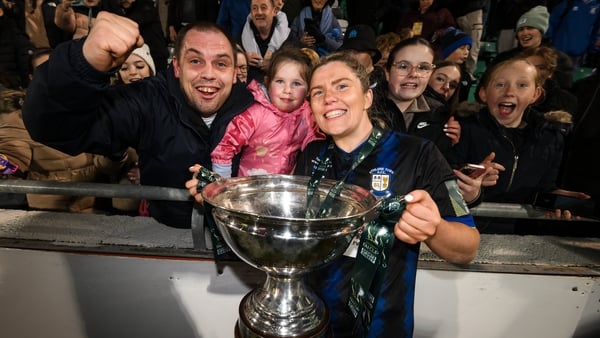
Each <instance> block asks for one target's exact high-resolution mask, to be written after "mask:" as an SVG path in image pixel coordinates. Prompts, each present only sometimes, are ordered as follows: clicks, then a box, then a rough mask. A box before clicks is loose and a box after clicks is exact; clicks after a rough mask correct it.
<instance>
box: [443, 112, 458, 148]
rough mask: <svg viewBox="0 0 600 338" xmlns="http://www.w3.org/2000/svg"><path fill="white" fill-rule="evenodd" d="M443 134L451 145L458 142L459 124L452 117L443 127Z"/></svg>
mask: <svg viewBox="0 0 600 338" xmlns="http://www.w3.org/2000/svg"><path fill="white" fill-rule="evenodd" d="M444 133H446V136H448V138H449V139H450V140H451V141H452V145H455V144H457V143H458V141H460V123H458V121H456V120H455V119H454V116H450V118H449V119H448V122H446V124H445V125H444Z"/></svg>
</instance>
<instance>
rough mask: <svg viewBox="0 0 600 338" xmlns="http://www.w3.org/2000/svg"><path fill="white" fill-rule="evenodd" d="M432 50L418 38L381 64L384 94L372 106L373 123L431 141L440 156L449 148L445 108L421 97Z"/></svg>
mask: <svg viewBox="0 0 600 338" xmlns="http://www.w3.org/2000/svg"><path fill="white" fill-rule="evenodd" d="M434 55H435V53H434V50H433V48H432V47H431V44H430V43H429V42H428V41H427V40H425V39H423V38H420V37H413V38H409V39H406V40H403V41H401V42H400V43H398V44H397V45H396V46H395V47H394V49H392V51H391V52H390V55H389V57H388V61H387V63H386V64H385V71H386V79H387V93H386V97H383V98H380V99H379V101H381V102H377V103H376V109H375V112H374V114H373V119H374V120H375V121H376V122H378V123H379V124H383V126H384V127H387V128H390V129H392V130H399V131H403V132H407V133H409V134H413V135H417V136H421V137H424V138H426V139H429V140H431V141H433V142H434V143H435V144H436V145H437V146H438V148H439V149H440V151H441V152H442V153H443V154H447V152H448V151H449V150H450V148H451V146H452V138H451V137H450V136H449V135H448V134H447V122H448V119H449V118H450V112H449V110H448V107H447V106H446V104H444V103H442V102H440V101H438V100H436V99H433V98H431V97H428V96H425V95H423V93H424V92H425V89H426V88H427V85H428V83H429V79H430V77H431V73H432V72H433V70H434V69H435V65H434V64H433V60H434Z"/></svg>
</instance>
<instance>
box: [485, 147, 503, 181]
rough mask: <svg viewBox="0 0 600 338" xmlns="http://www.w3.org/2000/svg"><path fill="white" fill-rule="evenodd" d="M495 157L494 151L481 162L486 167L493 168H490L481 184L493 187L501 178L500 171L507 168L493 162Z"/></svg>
mask: <svg viewBox="0 0 600 338" xmlns="http://www.w3.org/2000/svg"><path fill="white" fill-rule="evenodd" d="M495 157H496V153H495V152H493V151H492V152H491V153H490V154H489V155H488V156H486V157H485V158H484V159H483V161H481V163H480V164H482V165H484V166H485V167H486V168H492V170H488V171H487V172H486V174H485V175H484V176H483V181H482V182H481V185H482V186H484V187H491V186H494V185H496V183H498V179H499V178H500V172H501V171H505V170H506V168H504V166H503V165H502V164H500V163H497V162H493V161H494V158H495Z"/></svg>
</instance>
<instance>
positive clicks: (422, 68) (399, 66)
mask: <svg viewBox="0 0 600 338" xmlns="http://www.w3.org/2000/svg"><path fill="white" fill-rule="evenodd" d="M392 68H394V69H395V70H396V72H398V74H400V75H403V76H404V75H408V74H410V73H412V71H413V70H414V71H416V72H417V74H419V75H420V76H424V75H427V74H428V73H431V72H432V71H433V70H434V69H435V65H433V64H431V63H425V62H424V63H419V64H418V65H416V66H413V65H411V64H410V63H408V62H406V61H398V62H394V63H392Z"/></svg>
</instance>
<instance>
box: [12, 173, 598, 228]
mask: <svg viewBox="0 0 600 338" xmlns="http://www.w3.org/2000/svg"><path fill="white" fill-rule="evenodd" d="M0 192H5V193H26V194H51V195H71V196H96V197H105V198H113V197H117V198H135V199H142V198H144V199H149V200H164V201H190V200H192V197H191V196H190V195H189V193H188V191H187V190H186V189H177V188H167V187H156V186H146V185H124V184H109V183H88V182H52V181H31V180H0ZM471 213H472V214H473V215H474V216H482V217H498V218H527V219H545V214H546V211H544V210H540V209H536V208H535V207H533V206H531V205H527V204H511V203H492V202H483V203H481V204H480V205H478V206H477V207H475V208H472V209H471ZM582 220H583V221H591V222H600V220H596V219H591V218H583V219H582Z"/></svg>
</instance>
